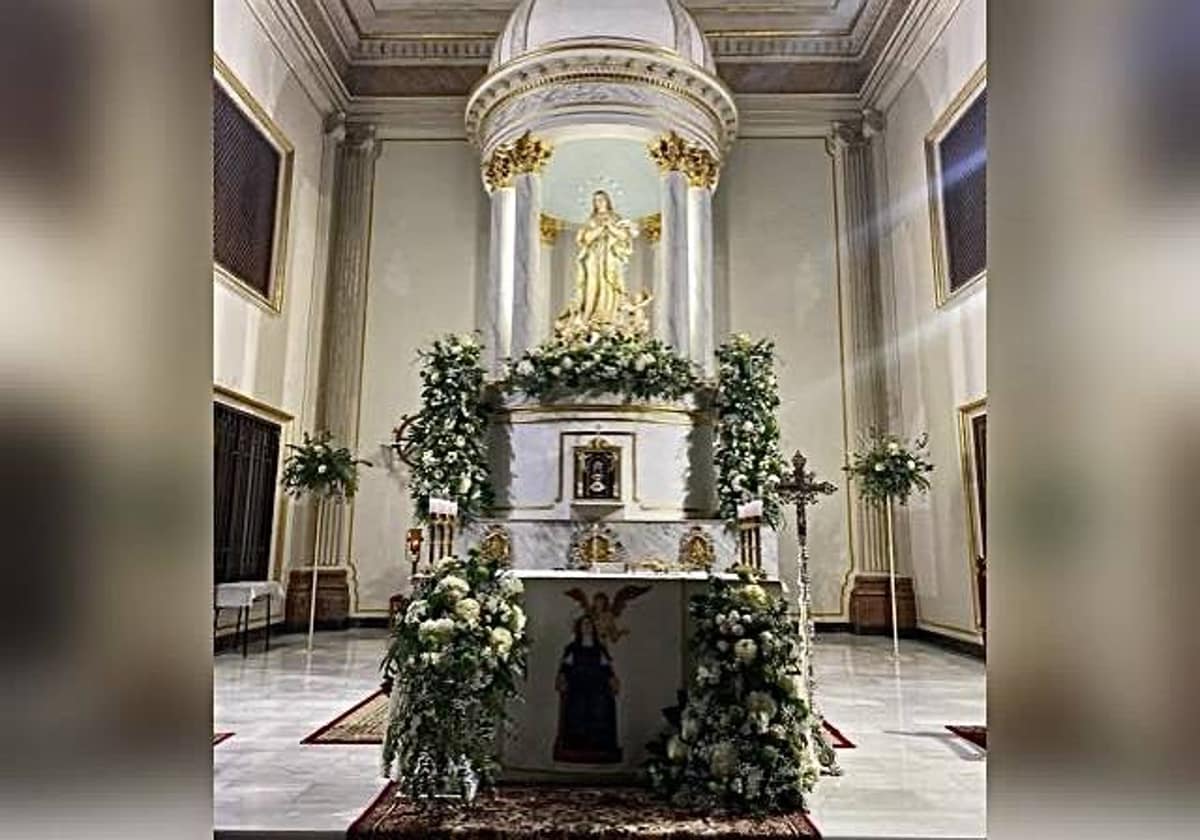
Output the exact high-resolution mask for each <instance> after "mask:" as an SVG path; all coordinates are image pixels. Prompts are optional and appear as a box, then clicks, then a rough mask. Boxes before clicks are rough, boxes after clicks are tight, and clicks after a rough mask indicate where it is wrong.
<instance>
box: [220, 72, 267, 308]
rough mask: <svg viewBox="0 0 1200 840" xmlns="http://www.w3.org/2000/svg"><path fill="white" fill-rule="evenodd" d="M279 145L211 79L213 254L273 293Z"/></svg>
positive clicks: (255, 286)
mask: <svg viewBox="0 0 1200 840" xmlns="http://www.w3.org/2000/svg"><path fill="white" fill-rule="evenodd" d="M280 164H281V161H280V154H279V151H278V150H277V149H276V148H275V147H274V146H272V145H271V143H270V141H269V140H268V139H267V138H266V137H265V136H263V134H262V132H261V131H260V130H259V129H258V127H257V126H256V125H254V123H252V122H251V121H250V119H249V118H248V117H247V116H246V115H245V114H244V113H242V110H241V109H240V108H239V107H238V106H237V104H236V103H234V101H233V100H232V99H230V98H229V95H228V94H227V93H226V92H225V91H224V89H223V88H222V87H221V86H220V85H219V84H217V83H216V82H215V81H214V82H213V258H214V259H215V260H216V261H217V262H218V263H220V264H221V265H222V266H224V267H225V268H226V269H227V270H229V271H230V272H231V273H233V274H234V275H236V276H237V277H238V278H240V279H241V280H243V281H244V282H245V283H247V284H248V285H249V286H250V287H251V288H253V289H254V290H255V291H257V292H259V293H260V294H261V295H262V296H263V297H266V298H269V297H270V295H271V256H272V251H273V249H274V237H275V212H276V207H275V204H276V195H277V192H278V185H279V169H280Z"/></svg>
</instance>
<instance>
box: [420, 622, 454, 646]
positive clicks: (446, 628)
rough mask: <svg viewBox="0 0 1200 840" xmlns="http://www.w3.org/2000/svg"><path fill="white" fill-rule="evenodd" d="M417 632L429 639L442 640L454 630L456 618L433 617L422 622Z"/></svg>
mask: <svg viewBox="0 0 1200 840" xmlns="http://www.w3.org/2000/svg"><path fill="white" fill-rule="evenodd" d="M417 632H418V633H419V634H420V636H421V638H422V639H425V640H427V641H430V640H432V641H440V640H442V639H444V638H446V637H447V636H449V635H450V634H451V633H453V632H454V620H453V619H450V618H431V619H427V620H425V621H422V622H421V625H420V627H418V628H417Z"/></svg>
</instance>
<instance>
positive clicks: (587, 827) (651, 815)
mask: <svg viewBox="0 0 1200 840" xmlns="http://www.w3.org/2000/svg"><path fill="white" fill-rule="evenodd" d="M346 836H347V838H348V840H417V838H447V839H449V838H453V840H485V838H486V840H551V838H553V840H577V838H578V840H602V838H636V837H653V838H670V840H691V838H697V840H700V838H703V840H739V839H740V838H744V837H759V838H766V839H767V840H775V838H794V837H820V836H821V833H820V832H819V831H817V827H816V826H815V825H813V824H812V821H811V820H809V819H808V817H807V816H806V815H804V814H783V815H779V816H773V817H763V818H752V817H738V816H716V815H710V816H697V815H695V814H689V813H685V812H679V811H675V810H673V809H671V808H669V807H668V806H666V805H664V804H663V803H662V802H660V801H658V800H657V799H655V798H654V797H653V796H651V794H650V792H649V791H646V790H643V789H641V788H631V787H568V786H554V785H536V786H535V785H529V786H517V785H506V786H503V787H501V788H499V789H498V790H497V791H496V792H495V793H494V794H490V795H486V796H481V797H480V798H479V800H478V801H477V802H476V803H475V804H474V806H472V807H471V808H463V809H451V808H443V809H439V808H428V807H426V808H422V807H420V805H419V803H417V802H415V801H414V800H412V799H409V798H407V797H403V796H397V795H396V790H395V785H394V784H390V785H388V786H387V787H386V788H385V789H384V790H383V792H382V793H381V794H379V796H378V797H376V799H375V801H374V802H372V803H371V805H370V806H369V807H368V808H367V810H366V811H364V812H363V814H362V816H360V817H359V818H358V819H357V820H355V821H354V825H352V826H350V830H349V831H348V832H347V833H346Z"/></svg>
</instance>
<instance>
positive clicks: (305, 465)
mask: <svg viewBox="0 0 1200 840" xmlns="http://www.w3.org/2000/svg"><path fill="white" fill-rule="evenodd" d="M331 437H332V436H331V435H330V433H329V432H317V435H316V437H309V434H308V432H305V433H304V443H302V444H294V443H289V444H288V445H287V448H288V449H290V450H291V452H290V454H289V455H288V456H287V458H285V459H284V462H283V478H282V479H281V480H280V483H281V484H282V485H283V490H284V492H285V493H287V494H288V495H289V496H292V497H294V498H299V497H300V496H303V495H305V494H306V493H311V494H313V495H314V496H326V497H334V496H340V497H342V498H346V499H352V498H354V494H355V493H356V492H358V466H359V464H364V465H366V466H370V465H371V462H370V461H364V460H362V459H361V458H355V457H354V454H353V453H352V452H351V451H350V450H349V449H346V448H345V447H344V446H333V445H331V444H330V440H331Z"/></svg>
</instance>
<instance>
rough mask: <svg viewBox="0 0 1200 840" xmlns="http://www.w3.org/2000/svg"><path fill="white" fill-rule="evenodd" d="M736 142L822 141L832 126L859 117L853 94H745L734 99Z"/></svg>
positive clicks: (857, 102)
mask: <svg viewBox="0 0 1200 840" xmlns="http://www.w3.org/2000/svg"><path fill="white" fill-rule="evenodd" d="M734 100H735V101H736V102H737V106H738V117H739V119H740V127H739V129H738V137H739V139H745V138H760V139H765V138H771V137H787V138H801V137H821V138H823V137H826V136H827V135H828V134H829V127H830V125H831V124H833V123H834V122H838V121H841V122H848V121H854V120H858V119H860V118H861V117H862V106H861V105H860V104H859V98H858V95H857V94H841V95H838V94H832V95H830V94H763V93H757V94H745V95H742V96H735V97H734Z"/></svg>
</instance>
